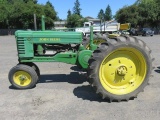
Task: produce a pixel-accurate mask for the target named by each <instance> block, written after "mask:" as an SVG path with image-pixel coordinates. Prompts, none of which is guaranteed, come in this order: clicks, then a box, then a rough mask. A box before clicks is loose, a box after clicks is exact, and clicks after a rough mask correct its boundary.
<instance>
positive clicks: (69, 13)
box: [67, 9, 72, 19]
mask: <svg viewBox="0 0 160 120" xmlns="http://www.w3.org/2000/svg"><path fill="white" fill-rule="evenodd" d="M67 13H68V15H67V19H68V18H69V17H70V16H71V15H72V12H71V11H70V9H69V10H68V12H67Z"/></svg>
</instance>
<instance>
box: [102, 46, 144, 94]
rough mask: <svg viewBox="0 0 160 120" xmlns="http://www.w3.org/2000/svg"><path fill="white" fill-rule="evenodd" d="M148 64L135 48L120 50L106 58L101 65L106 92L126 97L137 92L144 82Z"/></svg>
mask: <svg viewBox="0 0 160 120" xmlns="http://www.w3.org/2000/svg"><path fill="white" fill-rule="evenodd" d="M146 71H147V64H146V60H145V58H144V56H143V54H142V53H141V52H140V51H138V50H136V49H134V48H120V49H117V50H115V51H113V52H112V53H111V54H109V55H108V56H107V57H105V58H104V60H103V61H102V63H101V65H100V69H99V77H100V82H101V84H102V86H103V88H104V89H105V90H107V91H108V92H110V93H112V94H115V95H124V94H128V93H131V92H133V91H134V90H136V89H137V88H138V87H139V86H140V85H141V84H142V83H143V81H144V79H145V76H146Z"/></svg>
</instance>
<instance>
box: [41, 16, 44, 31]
mask: <svg viewBox="0 0 160 120" xmlns="http://www.w3.org/2000/svg"><path fill="white" fill-rule="evenodd" d="M41 22H42V31H45V17H44V15H42V20H41Z"/></svg>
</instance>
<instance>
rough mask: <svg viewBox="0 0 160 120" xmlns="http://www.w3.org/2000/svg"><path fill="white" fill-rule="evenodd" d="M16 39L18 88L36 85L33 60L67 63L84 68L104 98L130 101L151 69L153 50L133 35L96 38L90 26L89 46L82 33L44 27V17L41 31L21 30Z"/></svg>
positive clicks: (11, 78)
mask: <svg viewBox="0 0 160 120" xmlns="http://www.w3.org/2000/svg"><path fill="white" fill-rule="evenodd" d="M15 38H16V42H17V52H18V61H19V63H18V64H17V65H16V66H15V67H13V68H12V69H11V70H10V72H9V75H8V77H9V81H10V83H11V84H12V86H13V87H14V88H16V89H30V88H33V87H34V86H35V85H36V84H37V82H38V80H39V78H40V70H39V68H38V66H37V65H36V64H34V62H64V63H68V64H73V65H77V66H80V67H81V68H82V69H85V70H86V72H87V76H88V77H87V78H86V79H88V82H89V84H90V85H91V86H92V87H93V88H94V89H95V91H96V93H97V94H99V95H100V96H101V97H102V98H103V99H108V100H110V102H112V101H128V100H130V99H133V98H135V97H137V95H138V93H139V92H141V91H143V89H144V87H145V86H146V85H147V84H148V81H149V77H150V74H151V71H152V57H151V50H150V49H149V47H147V46H146V44H145V43H144V42H143V41H142V40H139V39H137V38H134V37H129V36H119V37H116V38H113V39H108V37H107V35H99V37H98V36H97V37H95V38H94V35H93V28H92V27H91V33H90V38H89V39H90V41H89V44H88V47H86V45H84V44H85V42H86V41H88V38H83V35H82V33H80V32H62V31H49V30H45V22H44V17H42V30H41V31H21V30H18V31H16V33H15ZM95 39H96V42H95ZM98 41H101V42H100V43H101V44H99V43H98ZM102 41H103V43H102ZM95 43H98V44H95Z"/></svg>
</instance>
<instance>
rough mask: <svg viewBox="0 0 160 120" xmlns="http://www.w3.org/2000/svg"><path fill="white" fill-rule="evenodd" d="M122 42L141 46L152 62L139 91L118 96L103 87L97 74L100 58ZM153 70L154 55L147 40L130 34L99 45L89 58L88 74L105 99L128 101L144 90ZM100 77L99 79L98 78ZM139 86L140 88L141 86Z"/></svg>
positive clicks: (96, 89) (91, 83)
mask: <svg viewBox="0 0 160 120" xmlns="http://www.w3.org/2000/svg"><path fill="white" fill-rule="evenodd" d="M121 44H125V45H130V44H132V45H136V46H138V47H139V48H141V50H143V51H144V52H145V54H146V55H147V58H148V60H147V61H148V62H149V63H150V65H149V67H148V68H149V70H148V74H147V75H146V78H145V81H146V82H145V84H143V86H140V87H141V89H139V91H138V92H137V91H136V92H134V91H133V92H132V93H129V94H130V95H128V96H127V95H124V96H123V97H121V96H116V95H113V94H110V93H109V92H106V90H104V89H103V87H102V85H101V84H100V82H99V78H98V77H99V76H98V75H97V73H99V72H98V70H99V66H98V65H97V64H98V61H99V60H100V58H104V57H105V53H104V52H107V51H108V50H109V49H110V48H113V47H115V46H118V45H121ZM151 71H152V56H151V50H150V48H149V47H148V46H147V45H146V43H145V42H143V41H142V40H139V39H137V38H136V37H129V36H120V37H117V38H114V39H109V40H108V41H107V42H106V43H102V44H101V46H99V47H98V49H97V50H95V51H94V52H93V55H92V57H91V58H90V60H89V67H88V70H87V74H88V81H89V83H90V85H91V86H93V88H94V90H95V91H96V93H97V94H99V95H100V96H101V97H102V98H103V99H108V100H109V101H110V102H112V101H118V102H120V101H123V100H125V101H128V100H130V99H133V98H136V97H137V95H138V93H139V92H142V91H143V90H144V87H145V86H146V85H147V84H148V82H149V77H150V75H151ZM97 79H98V80H97ZM140 87H139V88H140Z"/></svg>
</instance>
